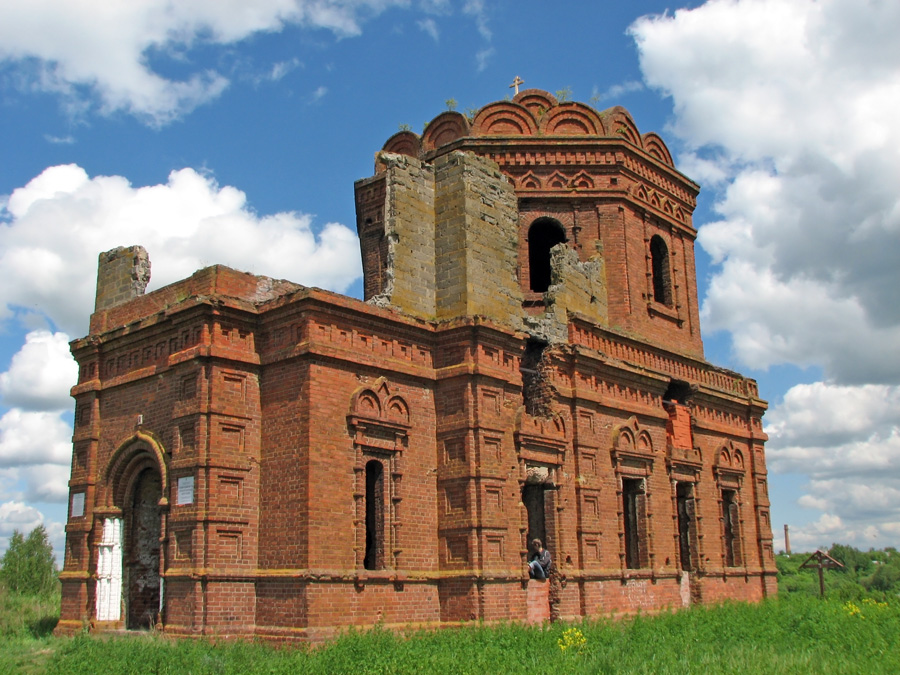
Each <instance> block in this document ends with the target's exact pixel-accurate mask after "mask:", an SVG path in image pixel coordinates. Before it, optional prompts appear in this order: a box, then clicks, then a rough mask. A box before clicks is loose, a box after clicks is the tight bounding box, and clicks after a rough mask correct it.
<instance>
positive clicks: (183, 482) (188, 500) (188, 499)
mask: <svg viewBox="0 0 900 675" xmlns="http://www.w3.org/2000/svg"><path fill="white" fill-rule="evenodd" d="M193 503H194V477H193V476H182V477H181V478H179V479H178V494H177V495H176V496H175V505H176V506H182V505H184V504H193Z"/></svg>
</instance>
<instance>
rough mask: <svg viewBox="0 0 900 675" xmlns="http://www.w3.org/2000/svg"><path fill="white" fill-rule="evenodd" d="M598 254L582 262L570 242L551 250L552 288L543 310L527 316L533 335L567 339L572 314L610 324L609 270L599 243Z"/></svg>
mask: <svg viewBox="0 0 900 675" xmlns="http://www.w3.org/2000/svg"><path fill="white" fill-rule="evenodd" d="M594 245H595V247H596V253H595V254H594V255H593V256H591V257H590V259H588V260H586V261H584V262H582V261H581V260H580V259H579V257H578V253H577V252H576V251H575V250H574V249H572V248H571V247H569V246H568V245H567V244H565V243H562V244H557V245H556V246H554V247H553V248H552V249H551V251H550V288H548V289H547V292H546V293H544V303H545V304H544V307H545V309H544V312H543V313H542V314H539V315H536V316H528V317H526V318H525V324H526V326H527V328H526V330H528V332H529V333H531V335H533V336H534V337H535V338H537V339H540V340H543V341H545V342H548V343H565V342H567V341H568V336H569V332H568V326H569V316H570V315H571V314H578V315H581V316H583V317H585V318H587V319H589V320H590V321H592V322H593V323H596V324H598V325H600V326H608V325H609V303H608V298H607V284H606V269H605V266H604V263H603V255H602V249H601V247H600V242H599V241H595V242H594Z"/></svg>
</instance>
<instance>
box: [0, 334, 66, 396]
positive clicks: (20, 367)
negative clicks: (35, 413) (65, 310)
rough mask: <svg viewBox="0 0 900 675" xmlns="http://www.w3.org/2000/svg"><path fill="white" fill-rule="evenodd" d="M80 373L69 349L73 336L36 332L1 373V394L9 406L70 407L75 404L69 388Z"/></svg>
mask: <svg viewBox="0 0 900 675" xmlns="http://www.w3.org/2000/svg"><path fill="white" fill-rule="evenodd" d="M77 376H78V366H77V364H76V363H75V360H74V359H73V358H72V355H71V353H70V352H69V336H68V335H66V334H65V333H51V332H50V331H46V330H37V331H32V332H30V333H28V335H26V336H25V344H24V345H22V348H21V349H20V350H19V351H18V353H16V354H15V355H14V356H13V358H12V363H11V365H10V368H9V370H8V371H6V372H5V373H0V396H2V401H3V403H4V404H5V405H7V406H12V407H17V408H24V409H26V410H50V411H53V410H66V409H68V408H70V407H71V404H72V399H71V398H70V397H69V388H70V387H71V386H72V385H73V384H75V380H76V378H77Z"/></svg>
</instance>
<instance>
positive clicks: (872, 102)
mask: <svg viewBox="0 0 900 675" xmlns="http://www.w3.org/2000/svg"><path fill="white" fill-rule="evenodd" d="M898 25H900V3H896V2H879V1H878V0H709V1H708V2H706V3H704V4H703V5H701V6H699V7H696V8H694V9H680V10H677V11H675V12H674V13H671V14H665V15H657V16H647V17H643V18H641V19H639V20H638V21H636V22H635V23H634V24H633V25H632V27H631V29H630V30H631V34H632V35H633V37H634V38H635V40H636V42H637V46H638V50H639V55H640V63H641V68H642V71H643V75H644V81H645V82H646V84H647V85H648V86H650V87H652V88H656V89H657V90H660V91H662V92H663V93H664V94H665V95H667V96H669V97H671V99H672V102H673V106H674V117H673V119H672V121H671V125H670V131H671V133H673V134H674V135H675V136H676V137H677V139H678V141H679V142H680V144H681V146H682V148H683V153H682V155H681V160H682V161H681V166H682V167H683V168H684V169H685V170H686V171H688V172H691V171H693V172H696V174H697V177H698V178H701V179H703V180H706V181H708V187H709V186H710V185H709V183H711V187H712V188H713V190H714V195H715V199H716V201H715V205H714V209H715V212H716V213H717V221H716V222H713V223H708V224H703V225H702V226H701V227H700V229H699V235H698V241H699V244H700V245H701V246H702V247H703V248H704V249H705V250H706V251H707V252H708V253H709V254H710V256H711V257H712V260H713V263H714V267H713V272H712V276H711V279H710V283H709V289H708V292H707V294H706V297H705V298H704V300H703V319H704V327H705V328H706V329H707V330H710V329H712V330H727V331H729V333H730V335H731V340H732V345H733V351H734V354H735V356H736V358H737V359H738V360H739V361H740V362H742V363H743V364H744V365H745V366H749V367H752V368H760V369H765V368H768V367H770V366H773V365H777V364H796V365H800V366H815V367H818V368H821V369H822V371H823V372H824V374H825V377H826V378H827V381H826V382H819V383H815V384H812V385H798V386H795V387H794V388H792V389H791V390H790V391H788V392H787V394H786V395H785V397H784V400H783V402H780V403H778V404H777V405H775V406H773V408H772V409H771V410H770V411H769V413H768V414H767V416H766V421H767V424H768V427H767V428H768V431H769V433H770V442H769V444H768V446H767V447H768V456H769V458H770V467H771V468H772V470H773V471H775V472H780V473H799V474H804V475H806V476H808V478H809V482H808V484H807V485H806V486H805V487H804V488H803V491H802V494H799V495H797V502H798V503H799V504H800V505H801V506H805V507H808V508H810V509H815V510H818V511H820V512H821V516H820V518H819V520H818V521H816V522H814V523H813V524H811V525H808V526H806V527H805V528H801V530H800V531H798V532H797V533H794V532H792V537H791V538H792V540H793V541H794V542H795V543H797V542H798V541H799V542H802V543H810V544H813V545H822V544H825V545H827V544H829V543H831V542H832V541H841V542H845V543H852V544H855V545H860V546H865V547H868V546H884V545H897V544H898V543H900V506H898V505H900V468H898V467H900V412H898V410H900V406H898V403H900V303H898V302H897V301H896V295H897V291H896V289H897V288H898V287H900V265H898V264H897V261H898V260H900V191H898V190H897V185H900V125H898V124H897V121H896V120H897V114H896V111H897V110H898V109H900V41H898V40H897V39H896V35H895V32H896V26H898Z"/></svg>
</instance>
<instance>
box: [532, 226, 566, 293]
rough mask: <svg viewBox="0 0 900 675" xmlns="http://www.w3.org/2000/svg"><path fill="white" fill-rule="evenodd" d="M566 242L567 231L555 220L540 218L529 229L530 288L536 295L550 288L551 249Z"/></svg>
mask: <svg viewBox="0 0 900 675" xmlns="http://www.w3.org/2000/svg"><path fill="white" fill-rule="evenodd" d="M565 240H566V231H565V229H564V228H563V226H562V224H560V222H559V221H558V220H555V219H554V218H538V219H537V220H535V221H534V222H533V223H532V224H531V227H529V228H528V276H529V280H530V283H529V286H530V288H531V290H532V291H534V292H535V293H545V292H546V291H547V289H548V288H550V249H552V248H553V247H554V246H556V245H557V244H561V243H563V242H565Z"/></svg>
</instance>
